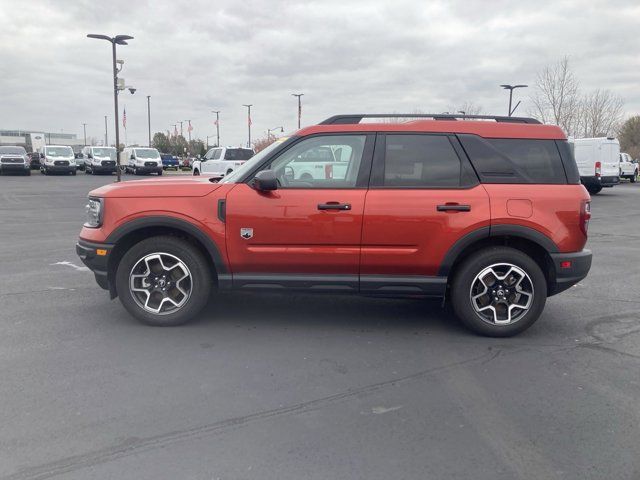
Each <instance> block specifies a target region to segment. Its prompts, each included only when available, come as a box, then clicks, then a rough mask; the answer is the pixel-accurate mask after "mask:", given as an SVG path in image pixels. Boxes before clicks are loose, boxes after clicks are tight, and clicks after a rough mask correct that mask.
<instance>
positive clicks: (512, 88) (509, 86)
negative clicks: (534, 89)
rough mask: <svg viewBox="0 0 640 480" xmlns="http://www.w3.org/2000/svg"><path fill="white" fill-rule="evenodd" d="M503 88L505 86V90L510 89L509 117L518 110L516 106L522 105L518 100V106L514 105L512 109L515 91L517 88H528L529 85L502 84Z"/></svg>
mask: <svg viewBox="0 0 640 480" xmlns="http://www.w3.org/2000/svg"><path fill="white" fill-rule="evenodd" d="M500 86H501V87H502V88H504V89H505V90H509V112H508V113H509V115H508V116H509V117H510V116H511V115H513V112H515V111H516V108H518V105H520V102H519V101H518V103H516V106H515V107H513V110H512V109H511V101H512V100H513V91H514V90H515V89H516V88H527V87H528V86H529V85H500Z"/></svg>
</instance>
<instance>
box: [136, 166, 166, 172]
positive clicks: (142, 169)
mask: <svg viewBox="0 0 640 480" xmlns="http://www.w3.org/2000/svg"><path fill="white" fill-rule="evenodd" d="M129 169H130V170H134V169H135V171H136V172H138V173H159V172H162V171H163V170H164V169H163V168H162V167H129Z"/></svg>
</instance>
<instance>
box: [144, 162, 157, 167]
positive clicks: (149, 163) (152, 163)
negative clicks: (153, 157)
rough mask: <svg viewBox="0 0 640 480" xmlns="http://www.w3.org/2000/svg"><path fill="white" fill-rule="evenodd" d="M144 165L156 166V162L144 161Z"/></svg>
mask: <svg viewBox="0 0 640 480" xmlns="http://www.w3.org/2000/svg"><path fill="white" fill-rule="evenodd" d="M144 166H145V167H157V166H158V164H157V163H156V162H144Z"/></svg>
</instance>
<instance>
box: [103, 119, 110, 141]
mask: <svg viewBox="0 0 640 480" xmlns="http://www.w3.org/2000/svg"><path fill="white" fill-rule="evenodd" d="M104 146H105V147H108V146H109V134H108V132H107V116H106V115H105V116H104Z"/></svg>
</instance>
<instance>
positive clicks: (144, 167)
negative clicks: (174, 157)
mask: <svg viewBox="0 0 640 480" xmlns="http://www.w3.org/2000/svg"><path fill="white" fill-rule="evenodd" d="M120 164H121V165H125V172H128V173H133V174H134V175H139V174H145V173H156V174H158V175H162V171H163V169H162V159H161V158H160V153H159V152H158V150H156V149H155V148H143V147H126V148H125V149H124V150H123V151H122V152H120Z"/></svg>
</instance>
